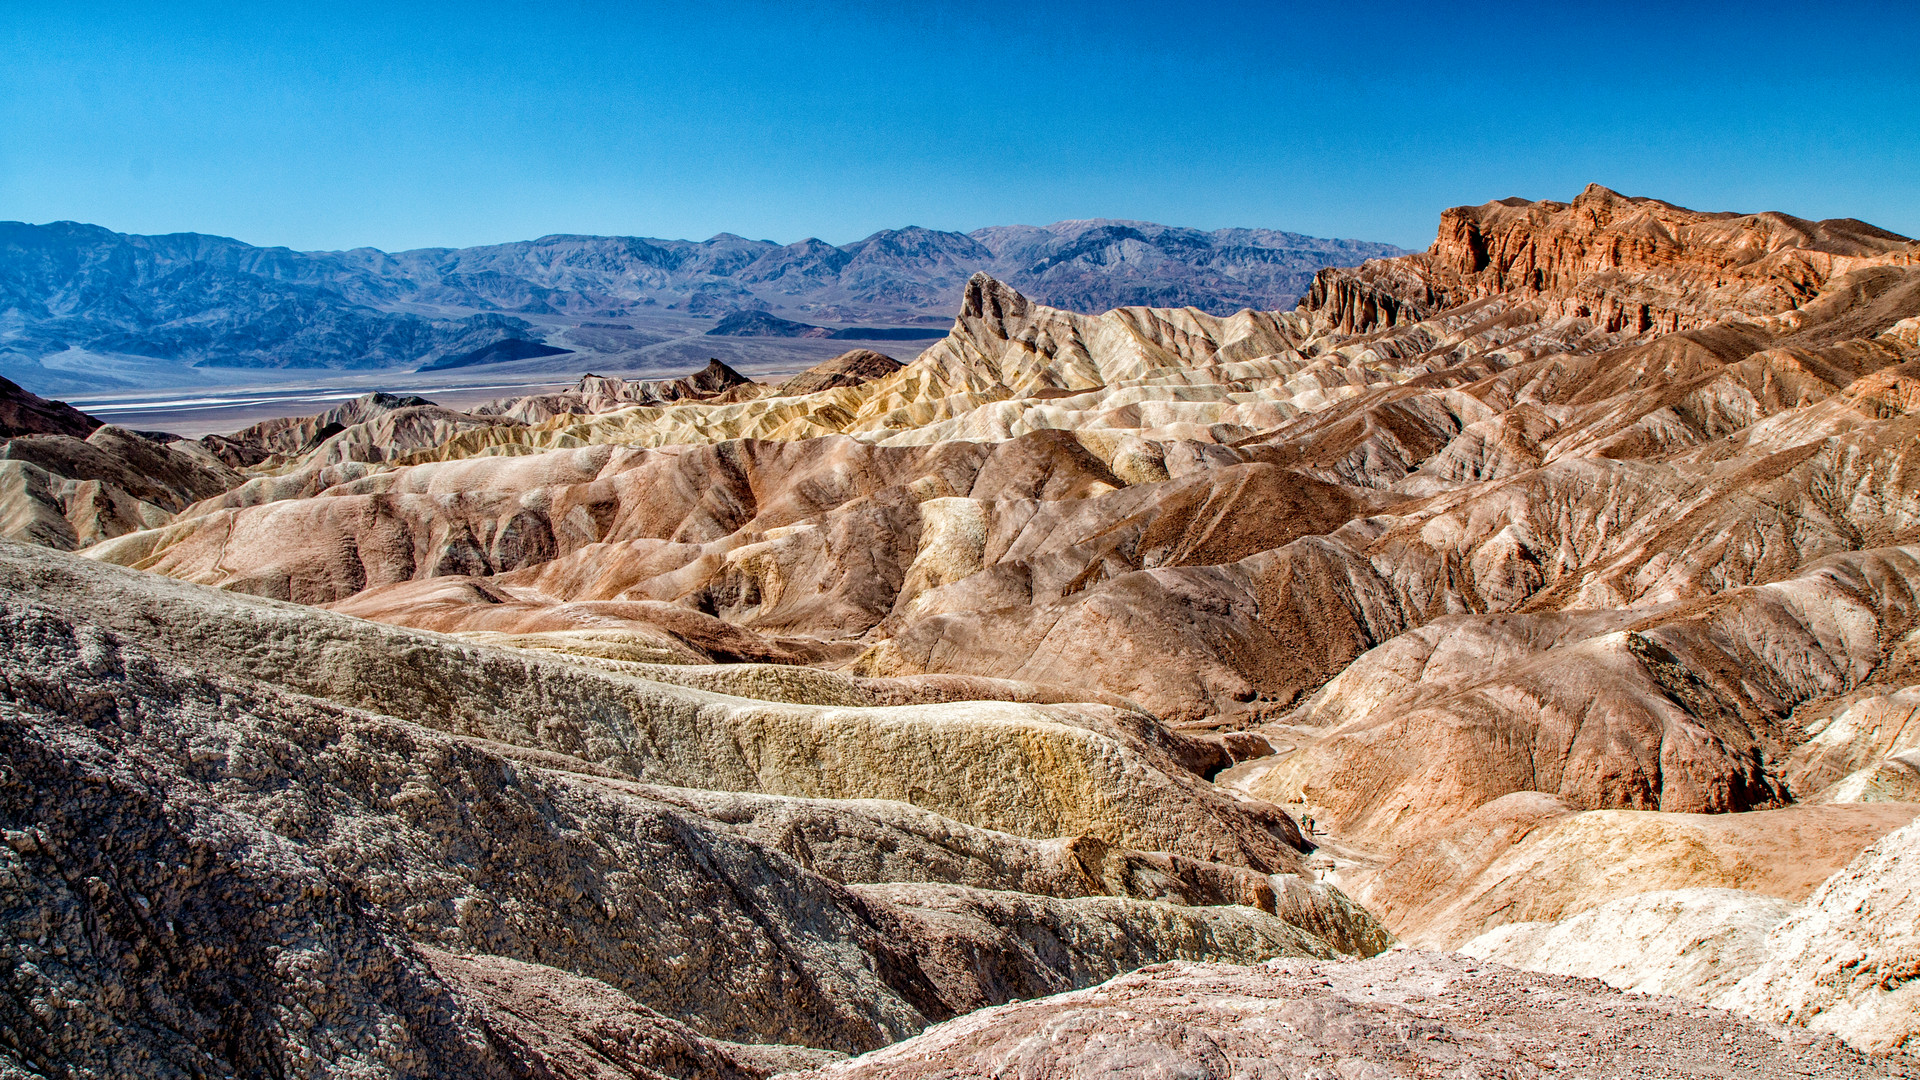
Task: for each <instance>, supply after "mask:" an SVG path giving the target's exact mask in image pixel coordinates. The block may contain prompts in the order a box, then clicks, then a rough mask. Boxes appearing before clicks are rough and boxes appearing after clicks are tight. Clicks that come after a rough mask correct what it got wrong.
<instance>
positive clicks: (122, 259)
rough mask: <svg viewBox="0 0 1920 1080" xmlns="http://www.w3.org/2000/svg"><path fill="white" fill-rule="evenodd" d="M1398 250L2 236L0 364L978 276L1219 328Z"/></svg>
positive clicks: (335, 337)
mask: <svg viewBox="0 0 1920 1080" xmlns="http://www.w3.org/2000/svg"><path fill="white" fill-rule="evenodd" d="M977 237H980V238H984V242H983V240H982V239H980V238H977ZM1399 250H1400V249H1398V248H1395V247H1392V246H1391V245H1385V244H1374V243H1369V242H1365V241H1352V240H1317V239H1315V238H1312V237H1306V236H1302V235H1300V234H1296V233H1284V232H1277V231H1273V230H1247V229H1238V230H1216V231H1214V232H1211V233H1208V232H1201V231H1199V230H1194V229H1181V228H1176V227H1170V226H1164V225H1156V224H1153V223H1148V222H1114V221H1105V220H1095V221H1087V222H1062V223H1056V224H1054V225H1051V226H1045V227H1037V226H998V227H993V228H989V229H984V230H978V231H977V233H976V234H973V235H969V234H965V233H955V232H943V231H940V230H933V229H925V228H921V227H918V226H909V227H907V228H903V229H885V230H881V231H879V232H876V233H874V234H872V235H870V236H867V237H864V238H862V239H860V240H857V241H854V242H851V243H848V244H843V245H838V246H835V245H831V244H828V243H826V242H825V241H822V240H819V239H817V238H812V237H809V238H806V239H803V240H799V241H796V242H794V243H791V244H777V243H775V242H773V241H770V240H750V239H747V238H744V237H740V236H737V235H734V234H731V233H720V234H717V235H716V236H714V237H712V238H710V239H708V240H704V241H689V240H663V239H658V238H652V237H636V236H587V235H580V234H566V233H556V234H551V235H549V236H544V237H540V238H538V239H535V240H525V241H514V242H510V243H505V244H492V245H483V246H478V247H468V248H418V249H412V250H407V251H399V252H384V251H380V250H378V249H375V248H352V249H347V250H343V251H318V252H300V251H294V250H292V249H290V248H285V247H256V246H253V245H250V244H246V243H244V242H242V241H239V240H235V239H232V238H229V237H221V236H214V235H210V234H203V233H169V234H158V235H142V234H132V233H118V232H114V231H113V230H110V229H106V228H104V227H102V226H97V225H88V224H84V223H79V222H53V223H50V224H46V225H30V224H26V223H23V222H0V368H4V369H8V370H11V371H12V372H13V373H14V375H15V377H16V379H18V378H19V377H20V374H21V371H22V370H25V371H32V370H34V369H36V368H37V367H38V366H39V362H40V361H41V360H43V359H45V358H46V357H49V356H53V355H55V354H58V353H62V352H65V351H67V350H70V349H78V350H82V351H83V352H86V353H92V354H103V355H126V356H134V357H144V358H152V359H158V360H163V361H171V362H176V363H179V364H182V365H196V366H201V367H242V368H330V369H377V368H384V367H397V366H402V365H407V364H416V363H429V364H431V363H434V362H436V361H438V360H441V359H443V358H445V357H451V356H457V355H460V354H466V353H473V352H476V351H477V350H482V349H485V348H487V347H489V346H491V345H494V344H495V343H497V342H500V341H504V340H509V339H525V340H538V339H540V338H542V337H543V336H545V335H547V334H550V333H553V332H555V331H556V330H561V329H564V328H565V327H566V326H567V325H569V324H572V323H577V322H579V321H581V320H587V319H604V318H615V317H653V316H665V317H668V318H670V319H675V318H677V319H685V317H687V316H693V317H711V316H724V315H729V314H735V313H740V312H769V313H770V312H773V311H781V312H784V313H785V314H786V315H788V316H798V317H799V318H791V319H790V321H802V320H804V321H806V322H809V323H814V322H825V323H849V322H865V323H875V322H878V323H887V322H892V323H909V324H911V323H921V324H938V323H940V322H944V321H945V319H946V318H948V317H949V316H950V314H951V312H952V310H953V308H954V306H955V301H956V300H957V298H958V296H959V293H960V291H961V289H962V287H963V286H964V285H965V282H966V280H967V279H968V278H969V277H971V276H972V274H973V273H975V272H978V271H982V270H984V271H988V272H991V273H995V274H996V275H997V276H1001V277H1003V278H1005V279H1006V280H1008V281H1010V282H1012V283H1014V284H1015V285H1016V286H1018V287H1021V288H1024V289H1026V290H1027V291H1028V292H1029V293H1031V294H1032V295H1035V296H1036V297H1038V298H1040V299H1041V300H1043V301H1050V302H1052V303H1054V304H1056V305H1057V306H1061V307H1065V308H1073V309H1078V308H1084V309H1090V310H1105V309H1107V308H1110V307H1114V306H1124V305H1129V304H1134V305H1137V304H1151V305H1160V306H1167V305H1172V306H1196V307H1201V308H1203V309H1208V310H1216V311H1219V312H1220V313H1226V312H1228V311H1232V310H1237V309H1239V308H1242V307H1253V308H1269V309H1270V308H1277V307H1284V306H1287V305H1290V304H1291V303H1292V302H1293V301H1294V300H1295V299H1296V298H1297V297H1298V296H1299V295H1301V294H1302V293H1303V292H1305V291H1306V288H1307V286H1308V284H1309V283H1310V282H1311V280H1312V275H1313V273H1314V272H1316V271H1318V270H1319V269H1321V268H1322V267H1324V266H1327V265H1331V264H1333V263H1336V262H1358V261H1360V260H1362V259H1364V258H1367V257H1371V256H1375V255H1387V254H1397V253H1399ZM529 320H533V321H529ZM536 322H538V323H539V324H540V325H539V326H536V325H535V323H536Z"/></svg>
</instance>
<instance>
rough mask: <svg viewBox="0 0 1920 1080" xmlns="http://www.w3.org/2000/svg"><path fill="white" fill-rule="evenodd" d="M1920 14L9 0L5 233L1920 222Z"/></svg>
mask: <svg viewBox="0 0 1920 1080" xmlns="http://www.w3.org/2000/svg"><path fill="white" fill-rule="evenodd" d="M1916 57H1920V5H1916V4H1915V3H1913V2H1912V0H1906V2H1902V3H1854V4H1846V5H1838V4H1836V5H1819V4H1801V5H1794V6H1790V7H1789V6H1771V5H1768V4H1761V3H1750V4H1740V5H1733V4H1727V5H1700V4H1687V3H1661V4H1637V3H1616V4H1579V5H1571V4H1569V5H1556V4H1542V3H1538V2H1535V3H1520V4H1475V5H1460V6H1455V7H1452V8H1448V9H1445V10H1440V6H1439V5H1431V6H1430V5H1395V4H1339V3H1328V2H1326V0H1316V2H1315V3H1312V4H1307V5H1298V6H1291V5H1286V4H1208V3H1189V4H1179V3H1171V2H1166V0H1161V2H1156V3H1132V2H1128V0H1109V2H1103V3H1062V4H1045V3H1038V2H1027V3H1002V2H1000V0H969V2H967V3H964V4H956V5H944V4H923V3H916V2H913V0H895V2H892V3H882V4H871V5H869V4H856V3H800V2H793V3H764V4H761V3H707V2H702V0H681V2H677V3H672V4H660V5H655V4H641V3H627V4H612V3H606V4H602V3H585V2H574V0H544V2H541V3H531V4H507V3H487V2H483V0H472V2H467V3H460V4H445V5H436V4H408V3H403V2H398V0H391V2H386V3H378V4H367V5H360V4H338V5H334V4H311V3H309V4H298V5H295V4H276V3H271V2H264V0H263V2H259V3H246V4H231V5H228V4H215V3H184V2H183V3H173V4H155V3H143V4H133V5H120V4H114V3H84V4H83V3H40V2H29V0H0V218H12V219H24V220H28V221H50V220H55V219H60V218H71V219H77V220H81V221H90V222H96V223H98V224H102V225H106V226H109V227H111V228H115V229H120V230H125V231H133V232H165V231H175V230H182V231H184V230H195V231H202V232H216V233H223V234H226V235H231V236H237V237H239V238H241V239H243V240H247V241H250V242H253V243H260V244H287V245H290V246H293V247H298V248H339V247H351V246H356V245H362V244H367V245H373V246H376V247H382V248H387V249H396V248H403V247H417V246H429V245H466V244H476V243H487V242H493V241H502V240H514V239H525V238H529V237H533V236H538V235H542V234H545V233H554V232H584V233H629V234H641V235H652V236H670V237H692V238H701V237H706V236H709V235H712V234H713V233H716V232H719V231H722V230H726V231H731V232H737V233H742V234H744V235H747V236H752V237H764V238H769V239H775V240H781V241H791V240H797V239H800V238H802V237H805V236H809V235H812V236H819V237H822V238H824V239H827V240H829V241H832V242H835V243H844V242H846V241H848V240H852V239H856V238H858V237H861V236H864V235H866V234H868V233H870V232H872V231H874V230H875V229H879V228H883V227H889V226H899V225H907V224H919V225H927V226H932V227H936V228H949V229H971V228H977V227H979V226H982V225H990V224H1004V223H1012V222H1027V223H1045V222H1049V221H1054V220H1058V219H1062V218H1083V217H1131V218H1144V219H1149V220H1155V221H1162V222H1167V223H1171V224H1181V225H1194V226H1200V227H1206V228H1213V227H1219V226H1224V225H1249V226H1264V227H1269V228H1283V229H1292V230H1295V231H1299V232H1306V233H1312V234H1316V235H1322V236H1349V237H1359V238H1365V239H1373V240H1386V241H1390V242H1395V243H1399V244H1403V245H1407V246H1424V245H1425V244H1427V243H1428V242H1430V241H1431V239H1432V237H1433V229H1434V221H1435V215H1436V214H1437V213H1438V212H1439V211H1440V210H1441V209H1442V208H1444V207H1447V206H1451V205H1456V204H1460V203H1475V202H1482V201H1485V200H1487V199H1492V198H1499V197H1502V196H1507V195H1523V196H1526V197H1529V198H1559V199H1566V198H1570V197H1572V196H1573V195H1574V194H1575V193H1577V192H1578V191H1579V190H1580V188H1581V186H1583V185H1584V184H1586V183H1587V182H1588V181H1590V180H1591V181H1598V182H1600V183H1604V184H1606V185H1608V186H1610V187H1614V188H1618V189H1620V190H1623V191H1626V192H1629V193H1632V194H1644V195H1655V196H1658V197H1661V198H1665V199H1668V200H1670V201H1674V202H1678V203H1681V204H1684V205H1691V206H1695V207H1697V208H1701V209H1732V210H1762V209H1779V210H1786V211H1788V212H1791V213H1796V214H1800V215H1803V216H1807V217H1834V216H1851V217H1860V218H1864V219H1866V220H1868V221H1872V222H1874V223H1876V224H1879V225H1882V226H1885V227H1887V228H1891V229H1894V230H1896V231H1899V232H1903V233H1906V234H1908V235H1920V60H1916Z"/></svg>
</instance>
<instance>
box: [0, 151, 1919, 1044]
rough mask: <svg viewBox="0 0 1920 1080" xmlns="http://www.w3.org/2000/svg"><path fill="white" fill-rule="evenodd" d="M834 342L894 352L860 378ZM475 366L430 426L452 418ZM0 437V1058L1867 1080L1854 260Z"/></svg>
mask: <svg viewBox="0 0 1920 1080" xmlns="http://www.w3.org/2000/svg"><path fill="white" fill-rule="evenodd" d="M905 355H906V354H905V352H904V351H903V352H902V356H905ZM476 381H477V380H476ZM4 389H5V390H6V396H5V398H4V400H0V435H5V436H6V440H5V442H4V445H0V537H4V538H5V539H4V540H0V641H4V649H0V840H3V841H4V843H0V1078H13V1077H29V1076H32V1077H118V1076H164V1077H217V1076H230V1075H235V1076H238V1075H244V1076H276V1077H295V1076H298V1077H307V1076H315V1077H318V1076H339V1077H356V1078H358V1077H367V1078H375V1077H399V1076H420V1077H428V1076H435V1077H439V1076H476V1077H482V1076H485V1077H493V1076H498V1077H540V1078H560V1077H566V1078H589V1077H591V1078H635V1077H639V1078H649V1080H651V1078H656V1077H675V1078H684V1080H692V1078H709V1077H726V1078H749V1077H751V1078H763V1077H769V1076H772V1075H776V1074H787V1075H793V1076H805V1077H808V1078H821V1080H824V1078H828V1077H835V1078H839V1077H846V1078H851V1077H928V1078H932V1077H943V1078H959V1077H980V1076H993V1077H1008V1078H1016V1077H1017V1078H1023V1080H1039V1078H1052V1077H1079V1076H1125V1077H1139V1078H1148V1077H1185V1078H1192V1080H1208V1078H1219V1080H1226V1078H1229V1077H1234V1078H1247V1080H1256V1078H1259V1080H1264V1078H1275V1080H1278V1078H1296V1080H1308V1078H1311V1080H1334V1078H1339V1080H1388V1078H1415V1077H1419V1078H1428V1077H1433V1078H1438V1077H1459V1078H1466V1077H1480V1078H1492V1077H1502V1078H1511V1080H1520V1078H1532V1077H1545V1076H1574V1077H1593V1078H1600V1077H1616V1076H1646V1077H1701V1076H1712V1077H1745V1076H1761V1077H1801V1076H1804V1077H1899V1076H1915V1075H1920V824H1915V823H1914V819H1915V818H1916V816H1920V470H1917V471H1915V472H1911V473H1910V472H1908V471H1907V469H1906V458H1907V456H1908V454H1909V453H1910V452H1912V451H1913V450H1914V449H1915V448H1916V439H1920V244H1916V243H1915V242H1914V241H1912V240H1909V239H1907V238H1904V237H1900V236H1896V235H1893V234H1891V233H1888V232H1885V231H1883V230H1880V229H1877V228H1875V227H1873V226H1871V225H1867V224H1864V223H1862V222H1858V221H1852V220H1834V221H1821V222H1811V221H1804V220H1800V219H1797V218H1793V217H1789V216H1786V215H1783V214H1774V213H1764V214H1744V215H1743V214H1731V213H1701V212H1695V211H1691V210H1686V209H1682V208H1679V207H1675V206H1671V205H1669V204H1666V203H1663V202H1659V201H1656V200H1652V199H1644V198H1630V197H1627V196H1622V195H1619V194H1616V193H1614V192H1612V191H1608V190H1606V189H1604V188H1599V187H1590V188H1588V189H1587V190H1586V191H1584V192H1583V193H1581V194H1580V195H1579V196H1578V197H1577V198H1575V199H1574V200H1573V201H1572V202H1571V203H1560V202H1525V201H1522V200H1518V199H1510V200H1504V201H1500V202H1494V203H1488V204H1486V205H1483V206H1477V207H1462V208H1458V209H1454V210H1450V211H1447V212H1446V213H1445V214H1444V215H1443V216H1442V219H1441V222H1440V227H1439V234H1438V238H1437V240H1436V242H1435V243H1434V245H1433V247H1432V248H1431V249H1429V250H1428V251H1425V252H1420V253H1415V254H1411V255H1404V256H1399V257H1395V258H1383V259H1374V260H1370V261H1367V262H1365V263H1364V264H1363V265H1361V266H1359V267H1355V268H1334V269H1327V270H1323V271H1321V272H1320V273H1319V275H1318V276H1317V277H1316V278H1315V279H1314V281H1313V284H1312V289H1311V292H1310V293H1309V294H1308V295H1307V296H1306V298H1305V299H1303V300H1302V301H1301V302H1300V305H1299V307H1298V308H1297V309H1296V310H1289V311H1252V310H1247V311H1242V312H1240V313H1238V314H1235V315H1231V316H1216V315H1209V314H1206V313H1204V312H1202V311H1199V310H1197V309H1194V308H1147V307H1128V308H1120V309H1116V310H1112V311H1108V312H1106V313H1105V314H1100V315H1085V314H1076V313H1072V312H1068V311H1064V310H1057V309H1053V308H1049V307H1045V306H1042V305H1039V304H1037V303H1034V302H1032V301H1030V300H1029V299H1028V298H1026V297H1025V296H1023V295H1021V293H1020V292H1018V291H1016V290H1015V289H1014V288H1013V287H1011V286H1009V285H1007V284H1004V283H1002V282H1001V281H998V280H996V279H994V278H992V277H989V276H987V275H985V274H980V275H976V276H975V277H973V279H972V280H971V281H970V282H968V284H967V285H966V291H965V297H964V300H963V302H962V305H961V308H960V311H959V314H958V316H957V318H956V319H955V321H954V323H953V326H952V330H951V332H950V333H949V334H948V335H947V336H946V337H945V338H944V339H941V340H938V341H936V342H934V343H933V344H932V345H931V347H929V348H927V349H926V350H925V351H924V352H921V353H919V354H918V356H917V357H914V358H910V359H907V360H905V362H903V361H902V360H901V359H898V358H895V357H894V356H890V355H885V354H883V353H881V352H878V351H874V350H871V349H859V350H855V351H852V352H848V353H845V354H844V355H840V356H837V357H835V358H833V359H831V360H827V361H825V362H823V363H821V364H819V365H818V366H816V367H814V368H812V369H810V370H808V371H806V372H805V373H803V374H800V375H797V376H794V377H793V378H790V379H788V380H786V381H784V382H780V383H772V382H767V383H762V382H756V381H753V380H751V379H749V378H746V377H745V376H742V375H740V374H739V373H738V372H737V371H736V370H734V369H733V368H731V367H729V366H727V365H725V364H721V363H714V364H712V365H709V366H708V367H707V368H705V369H703V370H700V371H697V372H694V373H691V374H688V375H685V376H683V377H680V378H672V379H658V380H650V381H639V380H626V379H619V378H600V377H595V376H588V377H585V378H582V379H580V380H579V381H578V383H577V384H573V385H572V386H571V388H569V389H561V390H556V391H552V392H546V393H538V394H534V395H532V396H525V397H519V398H509V399H502V400H499V401H495V402H492V403H489V404H486V405H481V406H474V407H472V408H471V410H470V411H462V410H458V409H454V408H449V407H444V406H442V405H436V404H433V403H431V402H429V401H426V400H424V399H421V398H417V397H407V396H390V395H383V394H370V395H367V396H364V397H360V398H356V399H354V400H352V401H349V402H346V403H344V404H342V405H340V406H339V407H337V408H334V409H332V410H331V411H329V412H326V413H324V414H321V415H317V416H310V417H296V418H289V419H279V420H269V421H265V422H262V423H259V424H257V425H255V426H252V427H249V428H247V429H245V430H243V431H238V432H233V433H231V434H228V435H212V436H206V437H203V438H198V439H184V438H177V437H171V436H163V435H156V434H152V433H142V432H137V431H132V430H128V429H125V428H121V427H118V426H113V425H103V424H101V423H100V421H98V420H97V419H94V418H92V417H89V416H87V415H85V414H83V413H81V412H79V411H77V410H74V409H72V408H69V407H67V406H64V405H61V404H60V403H57V402H49V401H45V400H43V399H40V398H38V397H36V396H34V395H32V394H28V393H26V392H25V391H21V390H19V388H17V387H13V386H12V385H11V384H5V386H4Z"/></svg>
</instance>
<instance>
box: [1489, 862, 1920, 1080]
mask: <svg viewBox="0 0 1920 1080" xmlns="http://www.w3.org/2000/svg"><path fill="white" fill-rule="evenodd" d="M1916 926H1920V826H1915V825H1908V826H1906V827H1904V828H1901V829H1897V830H1895V831H1893V832H1890V833H1888V834H1887V835H1886V836H1884V837H1881V838H1880V839H1879V840H1878V841H1877V842H1875V843H1874V844H1873V845H1872V846H1870V847H1868V848H1867V849H1866V850H1865V851H1863V852H1861V854H1860V855H1859V857H1857V858H1855V859H1854V860H1853V861H1852V862H1850V863H1848V864H1847V865H1846V866H1845V867H1843V868H1842V869H1841V870H1839V871H1838V872H1837V873H1835V874H1834V875H1833V876H1832V877H1830V878H1828V879H1827V880H1826V881H1825V882H1824V883H1822V884H1821V885H1820V887H1819V888H1817V889H1815V890H1814V892H1813V895H1811V896H1809V897H1808V898H1807V899H1806V900H1805V901H1803V902H1801V903H1797V904H1796V903H1789V902H1786V901H1783V900H1781V899H1779V898H1776V897H1771V896H1765V895H1762V894H1759V893H1754V892H1749V891H1744V890H1738V889H1681V890H1675V891H1661V892H1647V893H1640V894H1637V895H1632V896H1626V897H1622V898H1620V899H1618V900H1612V901H1609V902H1607V903H1604V904H1601V905H1599V906H1597V907H1593V908H1589V909H1587V910H1585V911H1582V912H1580V913H1578V914H1575V915H1571V916H1569V917H1567V918H1564V919H1560V920H1558V921H1555V922H1524V923H1512V924H1509V925H1506V926H1501V927H1498V928H1496V929H1494V930H1491V931H1488V932H1487V933H1485V934H1482V935H1481V936H1480V937H1477V938H1475V939H1474V940H1472V941H1470V942H1467V943H1466V944H1465V945H1463V946H1461V949H1460V951H1461V952H1463V953H1466V954H1468V955H1471V956H1476V957H1480V958H1483V959H1486V960H1491V961H1497V962H1499V963H1503V964H1512V965H1514V966H1516V967H1522V968H1526V969H1529V970H1533V971H1544V972H1552V973H1555V974H1561V975H1581V976H1587V977H1590V978H1597V979H1601V980H1603V981H1605V982H1606V983H1608V984H1609V985H1612V986H1615V987H1618V988H1620V989H1623V990H1635V991H1640V992H1644V993H1653V994H1673V995H1676V996H1679V997H1684V998H1690V999H1693V1000H1696V1001H1704V1002H1708V1003H1710V1004H1713V1005H1716V1006H1719V1007H1722V1008H1727V1009H1732V1010H1735V1011H1738V1012H1743V1013H1746V1014H1749V1015H1751V1016H1754V1017H1756V1018H1758V1019H1761V1020H1767V1021H1773V1022H1777V1023H1791V1024H1797V1025H1800V1026H1803V1027H1808V1028H1812V1029H1813V1030H1815V1031H1824V1032H1828V1033H1831V1034H1834V1035H1838V1036H1840V1037H1841V1038H1843V1039H1845V1040H1846V1041H1847V1042H1848V1043H1851V1044H1852V1045H1854V1046H1856V1047H1859V1048H1860V1049H1862V1050H1866V1051H1870V1052H1873V1053H1878V1054H1886V1053H1889V1052H1893V1051H1909V1050H1911V1048H1912V1047H1913V1045H1914V1043H1915V1039H1916V1036H1920V1001H1916V997H1917V995H1920V989H1916V983H1915V977H1916V973H1917V972H1920V934H1916V931H1915V927H1916Z"/></svg>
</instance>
